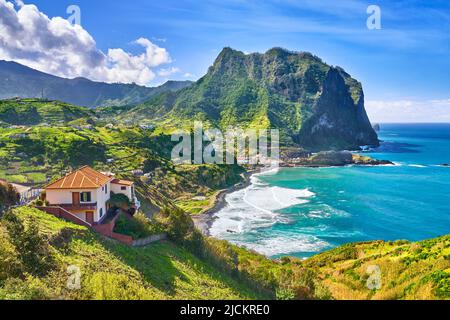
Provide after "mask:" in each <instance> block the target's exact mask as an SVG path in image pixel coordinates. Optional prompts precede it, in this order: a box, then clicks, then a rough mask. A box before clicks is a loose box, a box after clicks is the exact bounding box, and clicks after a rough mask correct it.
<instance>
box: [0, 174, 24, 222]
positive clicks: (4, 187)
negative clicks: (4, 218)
mask: <svg viewBox="0 0 450 320" xmlns="http://www.w3.org/2000/svg"><path fill="white" fill-rule="evenodd" d="M19 200H20V195H19V194H18V193H17V190H16V189H15V188H14V187H13V186H12V185H11V184H9V183H7V184H4V183H2V182H0V216H1V215H2V214H3V213H4V212H6V211H7V210H8V209H9V208H10V207H12V206H14V205H16V204H17V203H18V202H19Z"/></svg>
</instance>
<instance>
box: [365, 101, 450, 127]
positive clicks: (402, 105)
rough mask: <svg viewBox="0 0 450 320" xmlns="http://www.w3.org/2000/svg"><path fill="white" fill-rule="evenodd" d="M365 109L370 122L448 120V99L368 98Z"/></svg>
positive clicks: (449, 107) (449, 110)
mask: <svg viewBox="0 0 450 320" xmlns="http://www.w3.org/2000/svg"><path fill="white" fill-rule="evenodd" d="M366 109H367V113H368V114H369V117H370V119H371V121H372V122H394V123H395V122H396V123H399V122H450V99H442V100H409V99H405V100H370V101H366Z"/></svg>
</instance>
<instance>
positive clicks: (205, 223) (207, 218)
mask: <svg viewBox="0 0 450 320" xmlns="http://www.w3.org/2000/svg"><path fill="white" fill-rule="evenodd" d="M259 172H260V171H259V170H251V171H247V172H245V173H243V174H242V178H243V181H242V182H240V183H238V184H236V185H234V186H232V187H231V188H228V189H224V190H221V191H220V192H219V194H218V195H217V197H216V201H215V203H214V205H213V207H212V208H210V209H209V210H207V211H206V212H204V213H202V214H199V215H192V216H191V217H192V220H194V223H195V226H196V227H197V229H199V230H200V231H201V232H202V233H203V234H204V235H205V236H210V233H209V229H210V228H211V226H212V224H213V222H214V220H215V214H216V213H217V212H219V211H220V210H221V209H223V208H224V207H225V206H226V205H227V201H226V196H227V195H228V194H230V193H233V192H236V191H239V190H242V189H245V188H247V187H249V186H250V185H251V176H252V175H254V174H256V173H259Z"/></svg>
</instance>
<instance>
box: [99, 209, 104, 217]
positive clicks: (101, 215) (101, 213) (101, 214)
mask: <svg viewBox="0 0 450 320" xmlns="http://www.w3.org/2000/svg"><path fill="white" fill-rule="evenodd" d="M101 217H103V208H100V218H101Z"/></svg>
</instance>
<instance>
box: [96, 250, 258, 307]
mask: <svg viewBox="0 0 450 320" xmlns="http://www.w3.org/2000/svg"><path fill="white" fill-rule="evenodd" d="M103 246H104V248H105V249H106V250H108V251H109V252H110V253H111V254H113V255H114V256H115V257H117V258H118V259H120V260H121V261H122V262H123V263H125V264H126V265H128V266H130V267H131V268H133V269H135V270H136V271H138V272H139V273H140V274H141V276H142V277H143V279H144V280H145V281H146V282H148V283H149V284H151V285H152V286H154V287H155V288H157V289H159V290H161V291H163V292H165V293H166V294H167V295H169V296H174V295H175V294H176V288H177V284H176V282H177V281H182V282H185V283H188V284H191V285H195V284H193V283H192V281H191V279H189V277H188V276H187V275H186V274H185V273H184V272H183V270H182V267H181V268H180V267H178V266H176V265H175V261H178V262H179V263H180V264H182V265H184V266H186V267H187V268H189V269H191V270H192V272H195V273H197V274H203V275H205V276H207V277H208V278H209V279H211V280H213V281H217V282H221V283H225V284H226V285H227V286H228V287H230V288H232V289H233V290H234V291H235V292H236V293H239V294H241V295H245V296H247V297H248V298H256V297H255V296H254V295H253V294H251V293H250V292H251V291H249V290H245V288H242V287H241V286H239V284H238V283H237V282H236V281H234V280H232V279H231V278H229V277H227V276H224V275H221V274H220V273H219V272H218V271H217V270H215V269H213V268H209V267H207V266H205V265H204V264H203V263H201V261H199V260H198V259H197V258H196V257H194V256H193V255H192V254H190V253H188V252H185V251H184V250H182V249H180V248H178V247H177V246H176V245H174V244H173V243H171V242H160V243H155V244H152V245H149V246H147V247H144V248H131V247H128V246H125V245H121V244H116V243H105V244H103ZM243 289H244V290H243ZM243 291H244V292H243ZM193 298H194V297H193Z"/></svg>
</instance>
